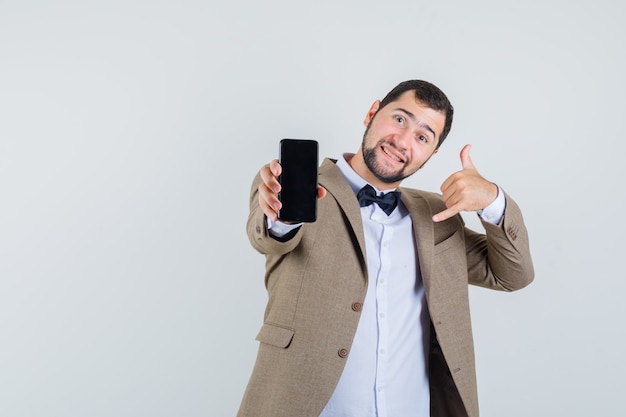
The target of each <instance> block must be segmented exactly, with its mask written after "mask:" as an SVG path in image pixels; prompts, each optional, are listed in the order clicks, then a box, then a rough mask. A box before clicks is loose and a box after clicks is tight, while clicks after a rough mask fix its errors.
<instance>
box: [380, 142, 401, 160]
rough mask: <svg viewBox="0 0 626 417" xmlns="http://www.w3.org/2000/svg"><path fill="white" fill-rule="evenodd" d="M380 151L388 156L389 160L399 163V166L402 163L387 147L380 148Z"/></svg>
mask: <svg viewBox="0 0 626 417" xmlns="http://www.w3.org/2000/svg"><path fill="white" fill-rule="evenodd" d="M380 148H381V149H382V151H383V152H384V153H385V154H387V156H389V157H390V158H391V159H393V160H394V161H396V162H399V163H401V164H403V163H404V159H402V158H400V157H399V156H398V155H396V154H395V153H393V152H391V151H390V150H389V149H388V148H387V147H385V146H381V147H380Z"/></svg>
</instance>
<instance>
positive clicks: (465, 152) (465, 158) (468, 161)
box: [461, 144, 476, 170]
mask: <svg viewBox="0 0 626 417" xmlns="http://www.w3.org/2000/svg"><path fill="white" fill-rule="evenodd" d="M471 148H472V145H470V144H467V145H465V146H464V147H463V149H461V165H462V166H463V169H473V170H476V167H475V166H474V163H473V162H472V158H470V149H471Z"/></svg>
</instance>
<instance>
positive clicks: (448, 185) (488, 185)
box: [433, 145, 498, 222]
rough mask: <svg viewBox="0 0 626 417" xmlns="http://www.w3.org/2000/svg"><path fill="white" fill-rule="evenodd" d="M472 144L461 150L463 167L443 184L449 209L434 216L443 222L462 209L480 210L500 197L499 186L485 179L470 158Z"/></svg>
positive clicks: (444, 196) (442, 195) (444, 198)
mask: <svg viewBox="0 0 626 417" xmlns="http://www.w3.org/2000/svg"><path fill="white" fill-rule="evenodd" d="M471 147H472V145H465V146H464V147H463V149H462V150H461V166H462V167H463V169H462V170H461V171H457V172H455V173H454V174H452V175H450V176H449V177H448V179H446V180H445V181H444V182H443V184H442V185H441V199H442V200H443V202H444V203H445V204H446V207H447V209H446V210H444V211H442V212H440V213H437V214H435V215H434V216H433V221H434V222H441V221H444V220H446V219H449V218H450V217H452V216H454V215H456V214H458V213H460V212H461V211H478V210H482V209H484V208H485V207H487V206H488V205H489V204H491V203H493V201H494V200H495V199H496V197H498V186H497V185H495V184H494V183H492V182H489V181H487V180H486V179H484V178H483V177H482V176H481V175H480V174H479V173H478V171H477V170H476V167H475V166H474V163H473V162H472V159H471V158H470V148H471Z"/></svg>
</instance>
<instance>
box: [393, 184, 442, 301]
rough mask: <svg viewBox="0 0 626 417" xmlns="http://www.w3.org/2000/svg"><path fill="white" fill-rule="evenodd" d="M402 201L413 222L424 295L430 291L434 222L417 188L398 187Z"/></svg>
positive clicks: (426, 203)
mask: <svg viewBox="0 0 626 417" xmlns="http://www.w3.org/2000/svg"><path fill="white" fill-rule="evenodd" d="M398 191H400V192H401V193H402V194H401V197H400V199H401V200H402V203H403V204H404V205H405V207H406V208H407V209H408V210H409V213H410V215H411V221H412V223H413V235H414V236H415V245H416V246H417V248H416V249H417V256H418V260H419V266H420V272H421V275H422V281H423V283H424V289H425V291H426V296H427V297H428V295H429V293H430V283H431V277H432V271H433V262H434V247H435V237H434V223H433V221H432V218H431V217H432V216H433V213H432V210H431V208H430V205H429V204H428V202H427V201H426V199H425V198H424V197H423V196H422V195H421V194H420V192H419V191H417V190H413V189H411V190H409V189H403V188H402V187H399V188H398Z"/></svg>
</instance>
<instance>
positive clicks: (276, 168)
mask: <svg viewBox="0 0 626 417" xmlns="http://www.w3.org/2000/svg"><path fill="white" fill-rule="evenodd" d="M275 172H278V173H279V175H280V172H281V167H280V164H278V162H276V164H274V161H272V162H271V163H269V164H267V165H264V166H263V167H262V168H261V170H260V171H259V175H261V179H262V180H263V183H264V184H265V185H266V186H267V188H268V189H269V190H271V191H272V192H274V193H276V194H278V192H279V191H280V182H279V181H278V178H277V177H278V176H277V175H276V174H275Z"/></svg>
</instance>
